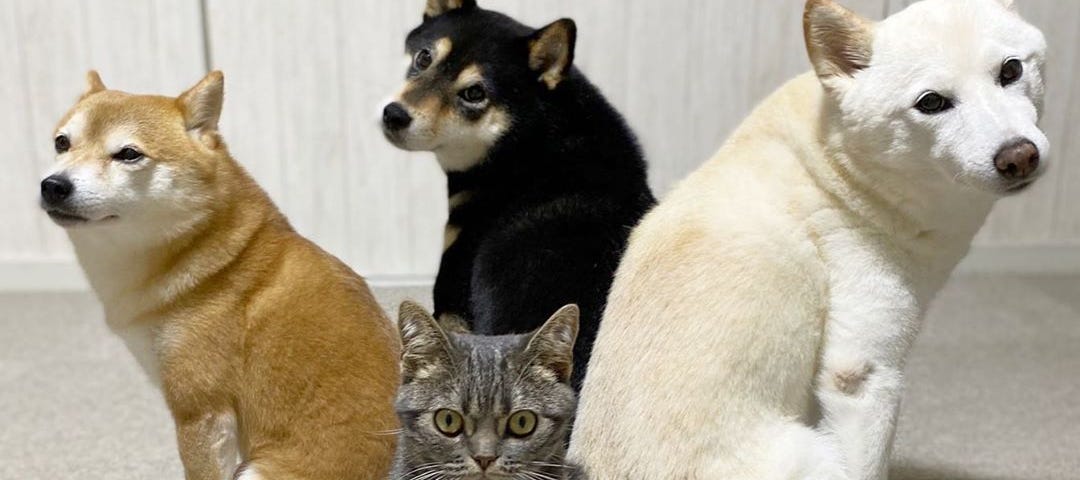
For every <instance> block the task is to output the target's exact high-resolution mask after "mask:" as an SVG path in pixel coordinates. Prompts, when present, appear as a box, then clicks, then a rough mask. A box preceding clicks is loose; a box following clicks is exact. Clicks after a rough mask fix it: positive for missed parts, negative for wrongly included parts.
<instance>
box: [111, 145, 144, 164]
mask: <svg viewBox="0 0 1080 480" xmlns="http://www.w3.org/2000/svg"><path fill="white" fill-rule="evenodd" d="M112 158H113V160H119V161H121V162H127V163H134V162H137V161H139V160H140V159H142V158H143V154H142V152H140V151H138V150H135V149H134V148H131V147H124V148H121V149H120V151H119V152H116V153H114V154H113V156H112Z"/></svg>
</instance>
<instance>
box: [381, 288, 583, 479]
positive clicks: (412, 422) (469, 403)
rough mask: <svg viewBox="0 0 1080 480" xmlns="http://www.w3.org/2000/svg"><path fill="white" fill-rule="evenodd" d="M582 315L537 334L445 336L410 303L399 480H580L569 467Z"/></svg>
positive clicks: (569, 311)
mask: <svg viewBox="0 0 1080 480" xmlns="http://www.w3.org/2000/svg"><path fill="white" fill-rule="evenodd" d="M578 315H579V313H578V308H577V306H575V305H567V306H565V307H563V308H561V309H560V310H559V311H558V312H555V314H554V315H552V316H551V318H550V319H548V320H547V322H546V323H544V325H543V326H542V327H540V328H539V329H538V330H536V331H535V332H534V333H532V334H525V335H501V336H480V335H472V334H469V333H459V332H457V331H455V330H453V329H451V328H446V329H444V328H443V327H442V326H440V325H439V323H438V322H437V321H436V320H435V319H434V318H433V317H432V316H431V314H430V313H428V311H427V310H425V309H424V307H422V306H420V305H417V304H415V303H412V302H405V303H403V304H402V305H401V309H400V313H399V320H398V327H399V329H400V331H401V340H402V344H403V350H402V386H401V389H400V390H399V391H398V397H397V404H396V406H397V413H398V416H399V418H400V419H401V425H402V431H401V433H400V439H399V442H398V451H397V457H396V460H395V462H394V469H393V473H392V474H391V479H394V480H456V479H463V480H464V479H487V478H520V479H525V480H556V479H564V478H577V475H578V474H577V473H576V472H574V471H573V470H574V469H573V468H572V467H570V466H567V465H566V464H565V463H564V460H563V456H564V454H565V452H566V442H567V440H568V435H569V430H570V425H571V423H572V422H573V416H574V412H575V410H576V407H577V397H576V395H575V393H574V390H573V388H571V387H570V377H571V375H572V372H573V349H574V341H575V339H576V338H577V331H578Z"/></svg>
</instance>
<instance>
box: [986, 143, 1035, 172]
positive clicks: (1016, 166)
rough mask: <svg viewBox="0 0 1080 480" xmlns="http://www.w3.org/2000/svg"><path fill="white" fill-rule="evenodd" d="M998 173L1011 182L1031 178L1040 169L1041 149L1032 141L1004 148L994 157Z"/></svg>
mask: <svg viewBox="0 0 1080 480" xmlns="http://www.w3.org/2000/svg"><path fill="white" fill-rule="evenodd" d="M994 166H995V167H997V171H998V173H1000V174H1001V175H1002V176H1004V177H1005V178H1008V179H1010V180H1020V179H1024V178H1027V177H1029V176H1031V174H1033V173H1035V171H1036V170H1038V169H1039V147H1036V146H1035V144H1034V143H1031V141H1030V140H1021V141H1019V142H1017V143H1014V144H1012V145H1009V146H1007V147H1005V148H1002V149H1001V150H1000V151H999V152H998V153H997V155H996V156H995V157H994Z"/></svg>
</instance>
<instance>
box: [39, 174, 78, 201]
mask: <svg viewBox="0 0 1080 480" xmlns="http://www.w3.org/2000/svg"><path fill="white" fill-rule="evenodd" d="M74 190H75V185H73V184H72V183H71V180H68V179H67V178H66V177H61V176H59V175H50V176H49V177H47V178H45V180H42V181H41V198H42V199H44V200H45V203H47V204H49V205H59V204H61V203H64V200H67V199H68V197H70V196H71V192H73V191H74Z"/></svg>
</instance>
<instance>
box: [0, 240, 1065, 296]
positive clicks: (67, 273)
mask: <svg viewBox="0 0 1080 480" xmlns="http://www.w3.org/2000/svg"><path fill="white" fill-rule="evenodd" d="M957 273H959V274H993V273H1018V274H1048V275H1068V274H1080V245H1067V246H1043V245H1040V246H980V247H975V248H973V249H972V250H971V254H969V255H968V256H967V258H965V259H964V261H963V262H961V263H960V266H959V267H957ZM365 278H366V279H367V281H368V283H369V284H370V285H371V286H372V287H374V288H408V287H430V286H431V285H432V283H433V281H434V279H433V278H432V276H430V275H423V274H419V275H394V274H388V275H379V274H375V275H367V276H365ZM89 288H90V287H89V285H88V284H87V282H86V278H85V277H83V273H82V269H80V268H79V265H78V264H77V263H75V262H74V261H72V260H29V261H28V260H0V292H37V291H49V292H57V291H59V292H63V291H87V290H89Z"/></svg>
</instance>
